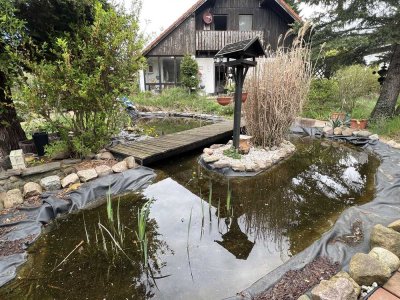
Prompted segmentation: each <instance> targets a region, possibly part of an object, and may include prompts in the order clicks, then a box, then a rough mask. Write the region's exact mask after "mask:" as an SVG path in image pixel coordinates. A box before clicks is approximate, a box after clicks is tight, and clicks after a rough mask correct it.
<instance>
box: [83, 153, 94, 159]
mask: <svg viewBox="0 0 400 300" xmlns="http://www.w3.org/2000/svg"><path fill="white" fill-rule="evenodd" d="M95 158H96V154H94V153H92V152H90V153H88V154H86V155H85V157H84V159H85V160H92V159H95Z"/></svg>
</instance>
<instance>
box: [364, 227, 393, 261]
mask: <svg viewBox="0 0 400 300" xmlns="http://www.w3.org/2000/svg"><path fill="white" fill-rule="evenodd" d="M375 247H382V248H385V249H386V250H389V251H390V252H392V253H393V254H394V255H396V256H397V257H400V233H399V232H397V231H395V230H393V229H390V228H387V227H385V226H382V225H380V224H378V225H375V226H374V227H373V228H372V232H371V248H375Z"/></svg>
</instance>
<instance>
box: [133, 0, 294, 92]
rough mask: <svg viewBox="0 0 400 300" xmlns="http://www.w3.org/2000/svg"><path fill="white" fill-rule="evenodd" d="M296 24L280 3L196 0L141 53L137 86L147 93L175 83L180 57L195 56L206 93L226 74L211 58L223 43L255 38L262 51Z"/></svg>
mask: <svg viewBox="0 0 400 300" xmlns="http://www.w3.org/2000/svg"><path fill="white" fill-rule="evenodd" d="M296 21H300V17H299V16H298V14H297V13H296V12H295V11H294V10H293V9H292V8H291V7H290V6H289V5H288V4H287V3H286V2H285V1H284V0H199V1H197V2H196V3H195V4H194V5H193V6H192V7H191V8H190V9H189V10H188V11H187V12H186V13H184V14H183V15H182V16H181V17H180V18H179V19H178V20H176V21H175V23H173V24H172V25H171V26H170V27H169V28H167V29H166V30H165V31H164V32H163V33H162V34H161V35H160V36H159V37H157V38H156V39H155V40H154V41H153V42H152V43H151V44H149V45H148V46H147V47H146V49H145V50H144V52H143V53H144V56H145V57H146V58H147V61H148V67H147V70H144V71H143V72H142V74H141V88H142V90H148V91H160V90H162V89H165V88H168V87H172V86H176V85H178V84H179V73H180V64H181V61H182V58H183V56H184V55H186V54H189V55H192V56H193V57H195V59H196V60H197V62H198V64H199V68H200V74H199V75H200V79H201V85H202V87H203V88H204V89H205V92H206V93H208V94H214V93H219V92H221V91H223V88H224V86H225V82H226V78H225V74H226V72H225V70H224V69H223V67H221V66H215V64H214V55H215V54H216V53H217V52H218V51H219V50H220V49H221V48H223V47H224V46H225V45H226V44H229V43H234V42H238V41H241V40H246V39H252V38H254V37H259V38H260V40H261V41H262V43H263V45H264V47H267V46H268V45H269V46H270V47H272V49H273V48H276V46H277V45H276V43H277V41H278V38H279V36H280V35H282V34H285V33H286V32H287V30H288V29H289V28H290V26H289V25H290V24H293V23H295V22H296Z"/></svg>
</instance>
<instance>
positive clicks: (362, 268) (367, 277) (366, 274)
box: [349, 253, 391, 285]
mask: <svg viewBox="0 0 400 300" xmlns="http://www.w3.org/2000/svg"><path fill="white" fill-rule="evenodd" d="M349 271H350V272H349V273H350V276H351V277H352V278H353V279H354V281H355V282H357V283H358V284H359V285H372V284H373V283H374V282H377V283H378V284H381V285H382V284H385V283H386V282H387V281H388V279H389V278H390V276H391V272H390V269H389V267H387V266H385V265H384V264H383V263H381V262H380V261H379V260H377V259H376V258H375V257H373V256H371V255H368V254H363V253H357V254H356V255H354V256H353V257H352V259H351V261H350V268H349Z"/></svg>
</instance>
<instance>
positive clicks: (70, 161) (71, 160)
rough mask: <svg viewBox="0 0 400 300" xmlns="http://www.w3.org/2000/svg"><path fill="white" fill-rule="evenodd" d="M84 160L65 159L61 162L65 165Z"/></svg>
mask: <svg viewBox="0 0 400 300" xmlns="http://www.w3.org/2000/svg"><path fill="white" fill-rule="evenodd" d="M81 162H82V159H64V160H63V161H62V162H61V163H62V165H63V166H70V165H76V164H79V163H81Z"/></svg>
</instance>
